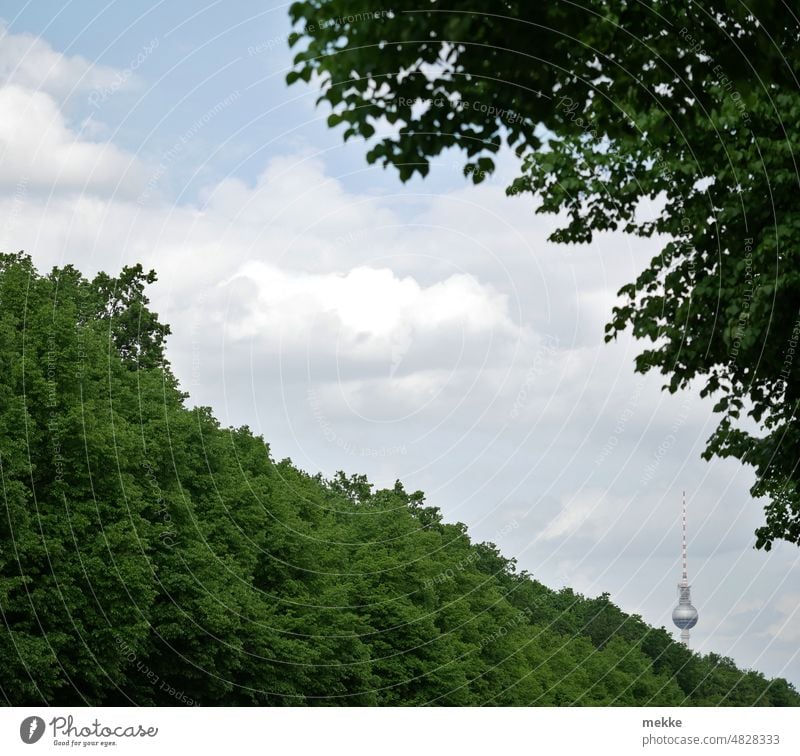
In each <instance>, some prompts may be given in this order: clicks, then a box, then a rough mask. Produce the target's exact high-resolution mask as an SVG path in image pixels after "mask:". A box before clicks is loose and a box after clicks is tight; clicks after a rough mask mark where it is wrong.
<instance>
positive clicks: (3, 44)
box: [0, 0, 800, 682]
mask: <svg viewBox="0 0 800 756" xmlns="http://www.w3.org/2000/svg"><path fill="white" fill-rule="evenodd" d="M287 8H288V5H275V6H272V7H270V6H269V4H268V3H264V2H258V3H256V2H235V3H231V2H226V3H221V2H218V3H212V4H209V5H207V6H205V8H201V7H200V6H197V7H193V8H191V9H189V6H188V5H186V4H177V3H169V4H168V3H163V2H162V3H160V4H157V5H155V6H153V7H151V8H150V9H148V10H147V11H146V12H142V11H141V10H140V9H139V8H138V7H137V6H134V7H130V6H129V5H124V4H120V3H114V4H110V5H108V6H107V7H105V8H103V6H100V5H98V4H86V3H81V4H79V3H72V4H67V5H65V6H62V5H61V4H55V3H36V4H34V3H21V2H20V3H16V2H8V1H7V0H4V2H2V3H0V17H2V18H3V19H4V20H5V24H6V27H7V28H6V31H5V35H4V36H3V37H2V39H1V40H0V106H2V107H3V109H4V110H3V112H4V118H3V122H2V123H0V191H1V192H2V197H0V211H2V216H0V217H2V218H3V221H2V222H0V244H1V245H2V246H3V247H4V248H6V249H20V248H24V249H26V250H27V251H28V252H30V253H31V254H32V256H33V258H34V260H35V261H36V263H37V264H38V265H39V266H40V267H41V268H47V267H48V266H50V265H53V264H60V263H64V262H72V263H74V264H77V265H78V266H80V267H81V268H82V269H83V270H84V271H85V272H86V273H91V272H92V271H95V270H98V269H105V270H108V271H114V270H116V269H118V268H119V266H120V265H122V264H125V263H130V262H135V261H142V262H144V263H145V264H146V265H150V266H152V267H155V268H156V269H157V270H158V271H159V276H160V280H159V282H158V284H157V285H156V287H155V288H154V291H153V296H152V299H153V302H154V304H155V306H156V309H157V310H158V311H159V312H161V313H162V314H163V316H164V318H165V319H166V320H167V321H168V322H170V323H171V325H172V330H173V336H172V337H171V339H170V342H169V355H170V359H171V360H172V362H173V365H174V367H175V370H176V373H177V374H178V376H179V378H180V379H181V381H182V383H183V385H184V387H185V388H186V390H188V391H189V392H190V394H191V397H192V400H193V401H196V402H198V403H202V404H208V405H211V406H212V407H213V408H214V411H215V413H216V414H217V415H218V416H220V417H221V419H222V420H223V422H226V423H233V424H242V423H247V424H249V425H250V426H251V427H253V428H255V429H256V430H257V431H258V432H261V433H263V434H264V436H265V438H266V439H267V440H268V441H269V442H270V444H271V446H272V449H273V452H274V453H275V455H276V456H277V457H285V456H290V457H292V458H293V459H294V460H295V461H296V462H297V463H298V464H299V465H300V466H302V467H304V468H305V469H308V470H310V471H312V472H315V471H317V470H321V471H323V472H325V473H326V474H331V473H333V472H334V471H335V470H337V469H344V470H347V471H349V472H364V473H367V474H368V475H369V476H370V477H371V478H372V479H373V480H376V481H377V482H379V483H380V484H382V485H383V484H391V483H392V482H393V481H394V479H395V478H398V477H399V478H401V479H402V480H403V481H404V483H405V484H406V485H407V487H408V488H411V489H414V488H421V489H423V490H425V491H426V493H427V494H428V500H429V502H430V503H432V504H435V505H437V506H440V507H441V508H442V509H443V510H444V512H445V514H446V516H447V517H448V518H449V519H451V520H456V519H458V520H462V521H464V522H466V523H467V524H468V525H469V527H470V530H471V532H472V533H473V534H474V535H475V536H476V537H478V538H480V539H489V540H493V541H495V542H497V543H498V545H500V546H501V548H502V549H503V551H504V552H505V553H506V554H507V555H509V556H517V557H518V558H519V563H520V566H521V567H524V568H526V569H528V570H529V571H531V572H533V573H534V574H535V575H536V576H537V577H539V578H540V579H541V580H543V581H544V582H545V583H547V584H549V585H553V586H559V585H565V584H566V585H571V586H574V587H575V588H576V589H577V590H580V591H582V592H585V593H587V594H589V595H596V594H598V593H601V592H603V591H608V592H610V593H611V594H612V596H613V597H614V598H615V600H616V601H618V602H619V603H620V604H621V605H622V607H623V608H624V609H626V610H628V611H632V612H635V613H640V614H642V615H643V616H644V617H645V619H646V620H648V621H649V622H652V623H654V624H656V625H660V624H665V625H667V626H668V627H669V626H670V619H669V616H670V612H671V610H672V607H673V605H674V603H675V600H676V588H675V584H676V582H677V580H678V579H679V576H680V570H679V560H678V557H679V552H678V549H679V542H680V534H679V530H678V526H679V514H680V492H681V490H682V489H683V488H686V489H687V490H688V492H689V497H690V526H691V533H690V548H691V554H690V573H691V576H692V580H693V584H694V589H693V591H694V596H695V603H696V604H697V606H698V608H699V610H700V622H699V624H698V626H697V628H696V630H695V631H693V636H694V639H695V642H696V646H697V647H698V648H700V649H701V650H714V651H717V652H718V653H722V654H724V655H730V656H732V657H734V658H735V659H736V660H737V661H738V662H739V663H740V664H743V665H746V666H754V667H757V668H759V669H762V670H764V671H765V672H767V673H768V674H771V675H776V674H783V675H786V676H788V677H790V678H791V679H793V680H794V681H795V682H798V681H800V661H799V660H798V656H797V648H798V641H800V632H798V625H800V623H798V615H797V607H798V604H800V593H798V589H797V585H800V562H799V561H798V550H797V548H796V547H789V546H787V545H780V544H779V545H778V547H777V548H776V549H775V550H774V551H773V552H771V553H769V554H766V553H761V552H756V551H754V550H753V549H752V544H753V530H754V528H755V527H756V526H757V525H758V524H759V522H760V519H761V513H760V506H759V504H758V503H755V502H752V501H751V500H750V499H749V496H748V493H747V491H748V488H749V486H750V484H751V478H752V476H751V473H750V472H749V471H748V470H746V469H743V468H741V467H740V466H738V465H737V464H736V463H735V462H732V461H720V460H715V461H713V462H711V463H706V462H703V461H702V460H701V459H700V452H701V450H702V449H703V446H704V443H705V440H706V439H707V438H708V436H709V435H710V433H711V431H712V429H713V427H714V419H713V416H712V414H711V412H710V407H709V405H708V403H705V402H702V401H700V400H699V399H698V398H697V396H696V395H695V394H694V393H693V392H690V391H689V392H685V393H684V394H681V395H676V396H670V395H668V394H666V393H664V392H662V391H661V390H660V385H661V382H660V380H659V377H658V376H647V377H645V378H643V377H641V376H636V375H634V374H633V370H632V368H633V358H634V356H635V354H636V353H637V348H638V347H637V345H636V344H634V343H632V342H631V341H630V340H626V339H622V340H621V341H620V342H619V343H617V344H614V345H610V346H606V345H604V344H603V342H602V333H603V324H604V323H605V321H606V319H607V315H608V313H609V312H610V309H611V307H612V305H613V303H614V299H615V297H614V293H615V291H616V290H617V289H618V288H619V286H621V285H622V284H623V283H625V282H627V281H628V280H630V279H631V277H632V276H634V275H635V274H636V272H637V271H638V270H639V269H640V268H641V267H642V265H644V263H645V262H646V261H647V260H649V259H650V257H651V256H652V254H654V252H655V251H657V249H658V247H657V241H656V240H632V239H627V238H625V237H622V236H615V235H607V236H605V237H602V238H600V239H598V240H597V241H596V242H595V243H594V244H593V245H591V246H590V247H580V248H568V249H564V248H559V247H555V246H553V245H551V244H548V243H547V242H546V241H545V239H546V237H547V235H548V234H549V232H550V231H551V230H552V229H553V227H554V223H555V221H554V220H553V219H552V218H548V217H541V216H535V215H534V214H533V212H532V204H531V200H530V198H525V197H515V198H513V199H512V198H507V197H505V196H504V194H503V187H504V185H505V184H506V183H507V182H508V181H510V179H511V178H513V176H514V171H515V168H516V166H515V164H514V161H513V160H512V159H511V158H510V157H509V156H505V157H504V158H503V160H502V161H501V165H500V171H499V176H498V177H497V178H496V179H495V180H492V181H490V182H488V183H487V184H486V185H482V186H480V187H472V186H471V185H469V184H468V183H467V182H466V181H465V180H464V179H463V177H462V176H461V175H460V171H459V164H458V163H457V162H456V160H455V156H445V157H444V158H443V159H442V160H441V161H440V164H439V165H438V167H437V168H436V169H435V170H434V171H433V172H432V174H431V176H430V177H429V178H428V179H426V180H425V181H421V180H415V181H413V182H410V183H409V184H406V185H402V184H400V182H399V181H398V179H397V177H396V174H394V173H392V172H391V171H384V170H383V169H381V168H377V167H374V166H368V165H367V164H366V161H365V159H364V152H365V150H364V146H363V144H361V143H358V142H353V143H349V144H347V145H345V144H343V142H342V138H341V132H340V131H338V130H335V131H332V130H329V129H328V128H327V127H326V124H325V118H326V116H327V113H326V112H325V111H324V110H323V109H319V110H318V109H315V106H314V102H315V99H316V96H317V93H316V91H315V90H314V88H313V87H312V86H306V85H303V84H299V85H295V86H293V87H291V88H287V87H286V86H285V84H284V77H285V73H286V71H287V70H288V67H289V65H290V62H291V56H290V53H289V51H288V48H287V46H286V45H285V43H284V42H283V39H284V38H285V36H286V34H287V32H288V29H289V24H288V14H287ZM265 9H266V10H265ZM54 13H57V14H58V15H57V16H54V15H53V14H54ZM198 123H200V126H197V124H198ZM670 629H672V628H670Z"/></svg>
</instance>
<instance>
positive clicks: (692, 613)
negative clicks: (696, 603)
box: [672, 604, 698, 630]
mask: <svg viewBox="0 0 800 756" xmlns="http://www.w3.org/2000/svg"><path fill="white" fill-rule="evenodd" d="M697 617H698V614H697V609H695V608H694V607H693V606H692V605H691V604H678V606H676V607H675V608H674V609H673V610H672V621H673V622H674V623H675V624H676V625H677V626H678V627H679V628H680V629H681V630H690V629H691V628H693V627H694V626H695V625H696V624H697Z"/></svg>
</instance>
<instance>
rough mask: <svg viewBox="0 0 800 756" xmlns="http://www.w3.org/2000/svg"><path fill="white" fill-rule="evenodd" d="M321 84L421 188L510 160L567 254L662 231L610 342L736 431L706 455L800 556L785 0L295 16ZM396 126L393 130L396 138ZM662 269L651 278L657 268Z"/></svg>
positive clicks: (304, 55)
mask: <svg viewBox="0 0 800 756" xmlns="http://www.w3.org/2000/svg"><path fill="white" fill-rule="evenodd" d="M290 14H291V18H292V20H293V21H294V22H295V23H296V31H295V32H294V33H293V34H292V36H291V38H290V43H291V44H292V45H297V46H298V50H299V52H298V53H297V55H296V57H295V68H294V70H293V71H292V72H291V73H290V74H289V77H288V80H289V82H290V83H291V82H292V81H295V80H297V79H303V80H305V81H310V80H311V77H312V75H315V76H316V77H317V78H316V80H315V81H316V82H317V83H318V85H319V86H320V87H321V90H322V95H321V97H320V100H323V101H326V102H327V103H328V104H329V105H330V106H331V109H332V112H331V114H330V116H329V119H328V122H329V124H330V125H331V126H335V125H338V124H340V123H343V124H345V125H346V127H347V128H346V130H345V132H344V135H345V138H349V137H353V136H360V137H363V138H365V139H371V138H372V137H373V136H374V135H375V134H376V128H378V129H380V130H381V134H382V135H383V136H382V137H381V138H380V139H377V138H376V139H375V140H373V143H372V146H371V149H370V151H369V152H368V159H369V160H370V161H371V162H374V161H377V162H379V163H382V164H384V165H393V166H395V167H396V168H397V170H398V171H399V174H400V177H401V178H402V179H403V180H405V179H408V178H410V177H411V176H413V175H414V174H415V173H419V174H421V175H423V176H424V175H426V174H427V172H428V170H429V167H430V166H429V161H430V158H432V157H433V156H436V155H438V154H439V153H441V152H442V151H443V150H445V149H448V148H454V149H458V150H462V151H464V152H465V153H466V156H467V157H466V160H467V162H466V165H465V173H466V174H467V175H470V176H471V177H472V179H473V180H474V181H475V182H479V181H481V180H483V179H484V178H485V176H486V175H487V173H489V172H490V171H491V170H492V169H493V167H494V164H493V161H492V155H494V154H495V153H496V152H497V151H498V150H499V149H500V148H501V146H502V145H503V144H504V143H505V144H507V145H508V146H511V147H513V148H514V149H515V150H516V152H517V154H518V155H519V157H520V160H521V172H520V176H519V178H518V179H517V180H516V181H515V182H514V183H513V185H512V186H511V187H509V190H508V191H509V192H511V193H518V192H531V193H532V194H533V195H534V196H535V197H536V198H537V199H536V202H537V211H538V212H544V213H558V214H560V215H561V218H562V219H563V222H564V223H563V227H562V228H561V229H560V230H558V231H556V232H555V233H554V234H553V236H552V237H551V238H552V240H554V241H558V242H565V243H582V242H590V241H591V240H592V238H593V235H594V234H595V233H597V232H599V231H606V230H616V229H619V230H623V231H625V232H627V233H631V234H636V235H639V236H651V235H653V234H656V235H660V236H661V238H662V239H663V248H662V251H661V253H660V254H659V255H657V256H656V257H654V258H653V259H652V260H651V261H650V262H649V264H648V265H647V267H645V268H644V270H643V272H642V273H641V275H639V277H638V278H637V279H636V280H635V281H634V282H632V283H630V284H629V285H626V286H625V287H623V289H622V290H621V291H620V296H621V297H622V301H621V303H620V304H619V305H618V306H617V307H616V308H615V310H614V313H613V317H612V320H611V322H610V323H609V324H608V326H607V338H608V339H611V338H614V337H615V336H616V335H617V334H618V333H619V332H620V331H622V330H624V329H626V328H630V329H631V330H632V332H633V334H634V335H635V336H636V337H638V338H642V339H646V340H649V341H650V342H652V343H651V344H650V345H649V347H648V348H647V349H645V350H644V351H643V352H642V353H641V354H640V356H639V357H638V358H637V362H636V368H637V370H639V371H641V372H646V371H648V370H651V369H657V370H659V371H660V372H662V373H663V374H665V375H666V376H668V380H667V383H666V387H667V388H668V389H669V390H670V391H676V390H678V389H681V388H685V387H686V386H687V385H689V384H690V382H692V381H696V382H697V384H698V385H699V387H700V388H701V391H702V393H703V395H709V396H714V397H715V399H716V404H715V410H716V411H717V412H719V413H720V414H721V417H720V422H719V425H718V428H717V430H716V432H715V433H714V434H713V435H712V436H711V438H710V439H709V442H708V446H707V449H706V452H705V454H706V456H711V455H714V454H716V455H720V456H733V457H735V458H737V459H740V460H742V461H744V462H746V463H747V464H749V465H752V466H753V468H754V470H755V472H756V476H757V477H756V481H755V483H754V485H753V487H752V489H751V492H752V494H753V496H755V497H766V505H765V515H766V517H765V523H764V525H763V526H762V527H760V528H759V529H758V530H757V532H756V535H757V545H758V546H759V547H766V548H767V549H769V548H770V546H771V544H772V543H773V541H774V540H775V539H785V540H787V541H791V542H794V543H799V542H800V458H799V457H798V448H800V412H798V410H800V359H797V357H798V341H799V340H800V264H798V263H799V262H800V258H799V257H798V255H800V220H798V214H797V203H796V197H797V192H798V184H799V182H800V173H798V170H797V151H798V147H800V131H798V129H797V128H796V123H797V121H798V118H800V86H798V79H797V71H798V69H800V22H798V18H797V15H796V13H793V12H792V11H791V10H790V8H789V6H787V5H786V4H785V3H783V2H779V0H747V1H746V2H741V1H740V0H710V1H709V2H705V3H697V2H694V0H657V1H654V2H648V3H641V2H630V1H629V0H578V1H577V2H547V3H535V2H527V1H525V0H503V1H502V2H498V3H494V4H487V3H486V2H484V1H483V0H430V2H426V3H419V2H418V1H417V0H391V2H385V3H381V4H380V7H378V6H375V7H374V8H372V9H371V11H370V10H365V7H364V4H363V2H362V0H305V1H304V2H296V3H294V4H293V5H292V6H291V9H290ZM387 124H388V134H387ZM643 262H644V261H643Z"/></svg>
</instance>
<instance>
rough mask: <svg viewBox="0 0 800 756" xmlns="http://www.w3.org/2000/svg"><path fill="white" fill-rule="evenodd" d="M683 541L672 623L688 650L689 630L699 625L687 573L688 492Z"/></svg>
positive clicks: (684, 513) (684, 504) (684, 499)
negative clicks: (679, 576) (676, 627)
mask: <svg viewBox="0 0 800 756" xmlns="http://www.w3.org/2000/svg"><path fill="white" fill-rule="evenodd" d="M682 528H683V541H682V545H681V556H682V557H683V574H682V575H681V582H680V583H678V605H677V606H676V607H675V608H674V609H673V610H672V621H673V622H674V623H675V624H676V625H677V626H678V627H679V628H680V631H681V642H682V643H683V645H684V646H686V647H687V648H688V646H689V630H691V629H692V628H693V627H694V626H695V625H696V624H697V616H698V615H697V609H695V608H694V607H693V606H692V588H691V586H690V585H689V575H688V573H687V571H686V491H684V492H683V523H682Z"/></svg>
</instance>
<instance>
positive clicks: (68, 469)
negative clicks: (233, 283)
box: [0, 255, 800, 705]
mask: <svg viewBox="0 0 800 756" xmlns="http://www.w3.org/2000/svg"><path fill="white" fill-rule="evenodd" d="M151 280H153V274H145V273H144V272H143V271H142V269H141V268H139V267H134V268H126V269H125V270H124V271H123V272H122V274H121V275H120V276H119V277H117V278H110V277H108V276H106V275H104V274H101V275H99V276H97V277H96V278H95V279H94V280H92V281H88V280H86V279H84V278H83V277H82V276H81V275H80V274H79V272H78V271H76V270H75V269H74V268H72V267H65V268H60V269H54V270H53V271H52V272H51V273H50V274H49V275H44V276H43V275H40V274H39V273H37V271H36V270H35V269H34V267H33V265H32V263H31V261H30V259H28V258H27V257H25V256H23V255H3V256H0V474H1V478H2V480H1V483H2V502H3V516H2V518H0V617H1V618H2V626H1V627H0V659H2V664H0V695H1V696H2V700H4V701H5V702H6V703H9V704H15V705H23V704H25V705H28V704H36V703H42V702H46V703H51V704H59V705H68V704H69V705H72V704H75V705H78V704H93V705H98V704H105V705H118V704H127V703H130V702H135V703H138V704H162V705H176V704H191V703H202V704H226V705H227V704H238V705H249V704H362V705H365V704H404V705H415V704H450V705H464V704H504V705H515V704H519V705H522V704H524V705H529V704H551V705H562V704H563V705H567V704H569V705H589V704H595V705H597V704H614V705H638V704H664V705H667V704H676V705H680V704H697V705H716V704H727V705H745V704H747V705H749V704H758V705H797V704H798V703H800V697H798V695H797V693H796V692H795V691H794V689H793V688H792V687H791V686H790V685H789V684H788V683H787V682H786V681H785V680H780V679H778V680H772V681H767V680H766V679H765V678H764V677H763V676H762V675H761V674H758V673H756V672H743V671H741V670H738V669H737V668H736V667H735V666H734V664H733V663H732V662H731V661H730V660H729V659H726V658H721V657H718V656H715V655H713V654H711V655H708V656H705V657H701V656H699V655H697V654H693V653H691V652H690V651H688V650H687V649H685V648H684V647H683V646H682V645H680V644H678V643H676V642H674V641H673V640H672V638H671V636H670V635H669V634H668V633H667V632H666V631H665V630H664V629H654V628H652V627H649V626H648V625H646V624H645V623H644V622H643V621H642V620H641V618H639V617H637V616H630V615H627V614H624V613H623V612H621V611H620V610H619V609H618V608H617V607H616V606H614V604H613V603H611V602H610V600H609V597H608V596H607V595H603V596H600V597H599V598H595V599H586V598H584V597H582V596H579V595H576V594H575V593H573V592H572V591H570V590H562V591H553V590H550V589H548V588H546V587H545V586H543V585H542V584H540V583H539V582H537V581H536V580H534V579H533V578H532V577H531V576H530V575H527V574H525V573H520V572H518V571H517V570H516V569H515V566H514V562H513V560H511V561H510V560H507V559H505V558H503V557H502V556H501V555H500V554H499V553H498V551H497V549H496V548H495V547H494V546H493V545H492V544H475V543H472V542H471V541H470V539H469V537H468V535H467V533H466V528H465V527H464V526H463V525H461V524H448V523H445V522H443V521H442V518H441V516H440V514H439V512H438V511H437V509H436V508H434V507H430V506H426V505H425V502H424V500H423V495H422V494H421V493H418V492H417V493H408V492H406V491H405V490H404V489H403V487H402V485H400V483H397V484H396V485H395V486H394V488H391V489H387V490H380V491H375V490H373V488H372V487H371V486H370V484H369V483H368V482H367V481H366V480H365V479H364V478H363V477H361V476H351V477H347V476H345V475H344V474H339V475H337V476H336V477H335V478H334V479H333V480H323V479H322V478H321V477H320V476H314V477H312V476H309V475H307V474H305V473H303V472H301V471H300V470H298V469H297V468H295V467H294V466H293V465H292V464H291V462H290V461H288V460H284V461H282V462H276V461H274V460H273V459H271V457H270V454H269V449H268V447H267V446H266V445H265V443H264V441H263V440H262V439H261V438H258V437H256V436H254V435H253V434H252V433H251V432H250V431H249V430H248V429H247V428H246V427H245V428H238V429H226V428H221V427H220V425H219V423H218V422H217V421H216V420H215V419H214V417H213V415H212V414H211V412H210V410H209V409H207V408H202V407H200V408H194V409H190V408H188V407H187V406H185V399H186V397H185V395H184V394H182V393H181V392H180V390H179V388H178V386H177V383H176V381H175V379H174V377H173V375H172V373H171V371H170V368H169V365H168V364H167V363H166V361H165V359H164V355H163V342H164V337H165V336H166V334H167V333H168V329H167V328H166V327H165V326H164V325H162V324H160V323H159V322H158V318H157V317H156V315H155V314H154V313H152V312H151V311H150V310H149V309H148V307H147V299H146V297H145V295H144V285H145V284H146V283H147V282H148V281H151Z"/></svg>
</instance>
